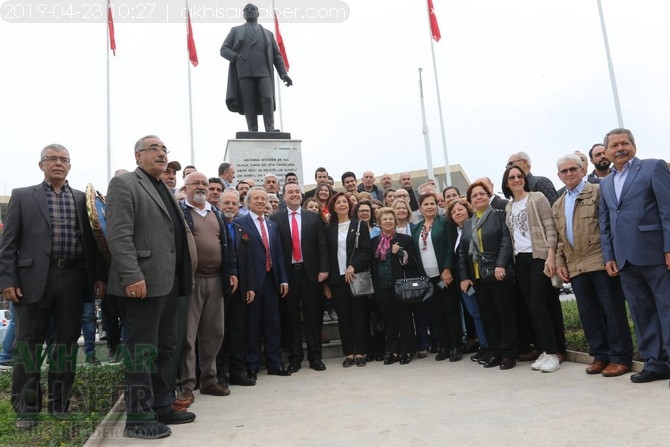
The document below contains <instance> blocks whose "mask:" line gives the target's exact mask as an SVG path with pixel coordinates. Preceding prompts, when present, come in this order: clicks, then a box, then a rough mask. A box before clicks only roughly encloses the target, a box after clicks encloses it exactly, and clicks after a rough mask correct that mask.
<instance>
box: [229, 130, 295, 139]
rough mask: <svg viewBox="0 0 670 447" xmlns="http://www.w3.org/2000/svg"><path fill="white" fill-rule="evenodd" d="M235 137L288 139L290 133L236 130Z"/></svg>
mask: <svg viewBox="0 0 670 447" xmlns="http://www.w3.org/2000/svg"><path fill="white" fill-rule="evenodd" d="M235 138H236V139H238V140H290V139H291V134H290V133H288V132H249V131H244V132H236V133H235Z"/></svg>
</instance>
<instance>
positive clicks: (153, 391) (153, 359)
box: [119, 279, 178, 421]
mask: <svg viewBox="0 0 670 447" xmlns="http://www.w3.org/2000/svg"><path fill="white" fill-rule="evenodd" d="M177 290H178V289H177V281H176V279H175V280H174V285H173V287H172V290H171V291H170V293H169V294H167V295H165V296H155V297H148V298H144V299H141V300H140V299H135V298H126V297H119V304H120V309H121V319H122V320H123V323H124V325H125V340H124V344H123V348H122V350H123V359H124V364H125V368H126V372H125V374H126V394H125V398H126V413H127V420H128V421H143V420H151V419H154V418H155V415H156V414H162V413H167V412H169V411H172V402H173V401H174V376H173V374H174V372H173V371H174V366H175V363H176V362H175V355H177V354H176V351H175V349H176V345H177V341H178V340H177V307H178V306H177V302H178V297H177Z"/></svg>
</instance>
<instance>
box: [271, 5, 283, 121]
mask: <svg viewBox="0 0 670 447" xmlns="http://www.w3.org/2000/svg"><path fill="white" fill-rule="evenodd" d="M271 7H272V18H273V19H275V20H276V16H275V14H276V13H275V0H272V2H271ZM278 38H279V36H275V39H278ZM277 109H279V129H281V130H284V113H283V111H282V105H281V79H280V78H279V76H277Z"/></svg>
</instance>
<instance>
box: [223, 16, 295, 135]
mask: <svg viewBox="0 0 670 447" xmlns="http://www.w3.org/2000/svg"><path fill="white" fill-rule="evenodd" d="M242 11H243V13H244V18H245V20H246V21H247V23H245V24H244V25H240V26H234V27H233V28H232V29H231V30H230V33H229V34H228V36H227V37H226V40H224V41H223V45H222V46H221V56H222V57H223V58H225V59H227V60H229V61H230V67H229V69H228V88H227V91H226V105H227V106H228V110H230V111H231V112H237V113H239V114H240V115H244V116H245V118H246V119H247V128H248V130H249V131H250V132H257V131H258V115H260V114H262V115H263V123H264V125H265V131H266V132H279V130H278V129H275V127H274V110H275V100H274V97H275V92H274V86H275V84H274V70H273V65H274V67H275V68H276V69H277V73H279V77H280V78H281V80H282V81H284V83H285V84H286V86H287V87H290V86H291V85H293V81H292V80H291V78H289V76H288V74H287V72H286V66H285V65H284V61H283V59H282V57H281V53H280V52H279V47H277V42H276V41H275V38H274V35H273V34H272V33H271V32H270V31H268V30H266V29H265V28H263V27H262V26H260V25H259V24H258V15H259V14H258V7H256V6H255V5H252V4H251V3H248V4H247V5H246V6H245V7H244V9H243V10H242Z"/></svg>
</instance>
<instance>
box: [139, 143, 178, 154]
mask: <svg viewBox="0 0 670 447" xmlns="http://www.w3.org/2000/svg"><path fill="white" fill-rule="evenodd" d="M158 151H163V152H164V153H165V154H166V155H167V154H169V153H170V151H169V150H168V149H167V148H166V147H165V146H159V145H157V144H152V145H151V146H149V147H145V148H142V149H140V150H138V151H137V152H158Z"/></svg>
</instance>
